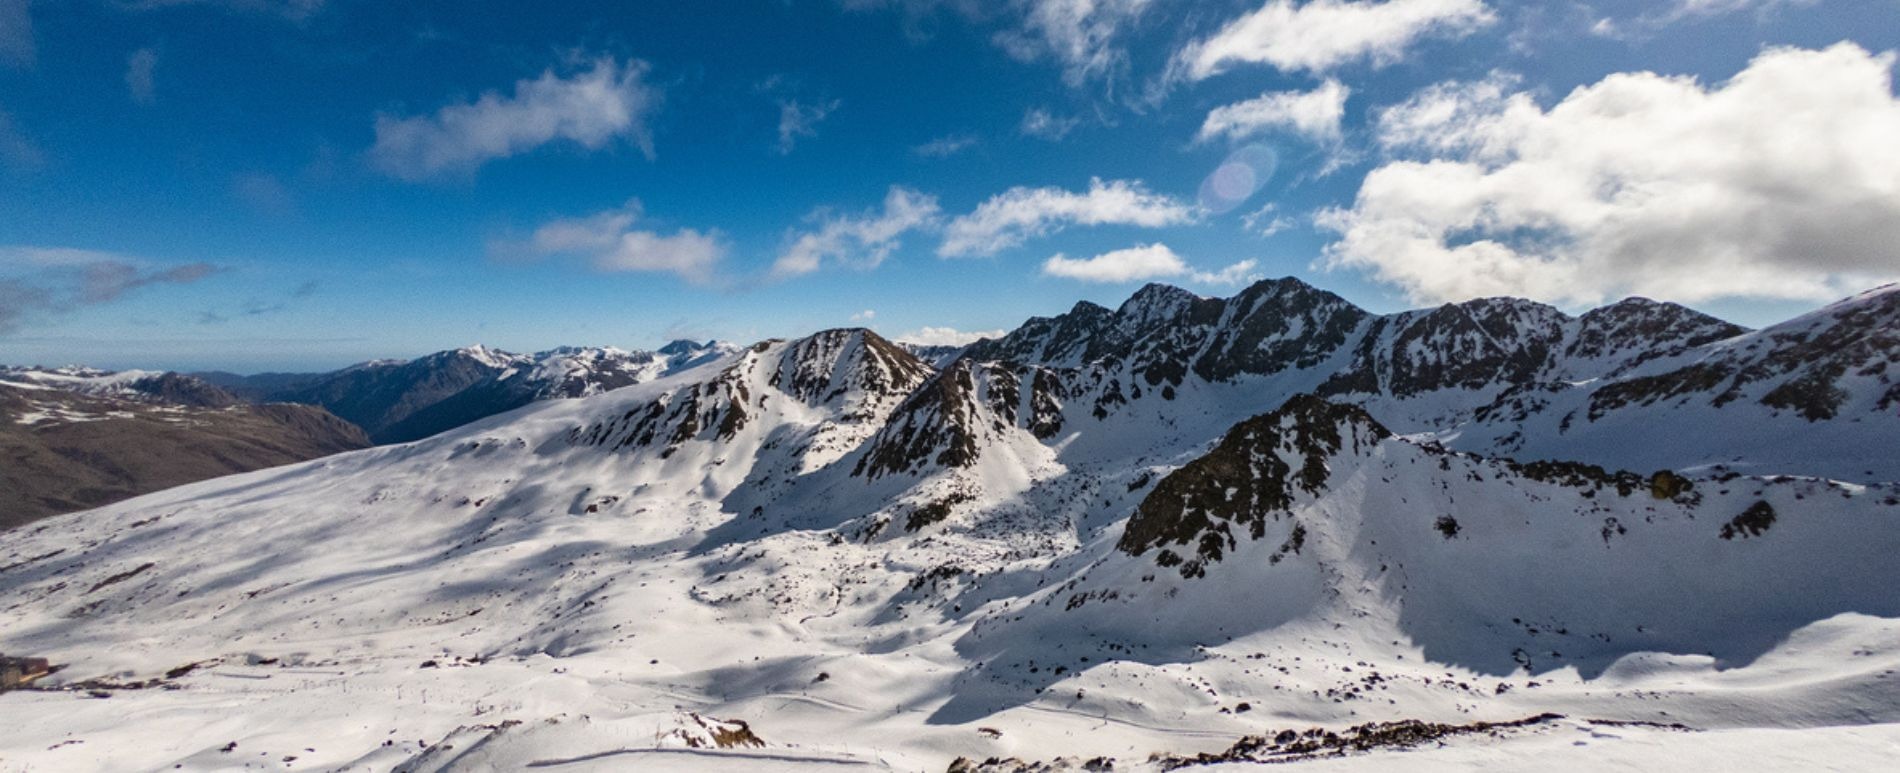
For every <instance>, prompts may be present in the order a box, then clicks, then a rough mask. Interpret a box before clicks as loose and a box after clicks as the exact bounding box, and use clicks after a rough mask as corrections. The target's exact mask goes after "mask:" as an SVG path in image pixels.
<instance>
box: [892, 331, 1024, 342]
mask: <svg viewBox="0 0 1900 773" xmlns="http://www.w3.org/2000/svg"><path fill="white" fill-rule="evenodd" d="M1006 335H1009V331H1007V330H972V331H968V332H966V331H962V330H958V329H956V328H953V327H924V328H920V329H918V330H912V331H910V332H908V333H905V334H903V335H900V336H898V337H897V339H896V340H897V342H898V343H905V344H914V345H917V346H969V345H970V344H973V343H976V342H977V341H980V340H983V339H985V338H1002V337H1003V336H1006Z"/></svg>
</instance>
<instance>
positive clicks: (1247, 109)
mask: <svg viewBox="0 0 1900 773" xmlns="http://www.w3.org/2000/svg"><path fill="white" fill-rule="evenodd" d="M1351 94H1352V89H1349V88H1347V87H1346V86H1345V85H1344V84H1342V83H1340V82H1339V81H1336V80H1333V79H1330V78H1328V79H1327V80H1326V82H1325V83H1323V84H1320V86H1319V87H1318V88H1316V89H1313V90H1312V91H1269V92H1266V93H1264V94H1261V95H1260V96H1258V97H1255V98H1253V99H1249V100H1247V101H1244V102H1236V103H1234V104H1231V105H1223V106H1221V107H1217V108H1214V109H1213V110H1212V111H1211V112H1209V113H1208V114H1207V120H1206V121H1204V122H1202V123H1201V131H1200V134H1198V135H1196V139H1197V141H1202V142H1205V141H1207V140H1211V139H1214V138H1216V137H1226V138H1228V139H1243V138H1246V137H1252V136H1254V135H1257V134H1263V133H1266V132H1268V131H1275V130H1285V131H1291V132H1293V133H1295V134H1298V135H1300V136H1303V137H1306V138H1307V139H1310V140H1313V141H1314V142H1322V143H1337V142H1339V139H1340V129H1339V126H1340V122H1341V121H1343V120H1344V119H1345V117H1346V98H1347V97H1348V96H1350V95H1351Z"/></svg>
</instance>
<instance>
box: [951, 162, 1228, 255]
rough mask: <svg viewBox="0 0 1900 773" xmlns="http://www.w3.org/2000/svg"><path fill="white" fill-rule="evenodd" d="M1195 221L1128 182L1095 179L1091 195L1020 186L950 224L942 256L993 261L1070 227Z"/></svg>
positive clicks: (1180, 207)
mask: <svg viewBox="0 0 1900 773" xmlns="http://www.w3.org/2000/svg"><path fill="white" fill-rule="evenodd" d="M1194 218H1195V210H1194V208H1193V207H1191V206H1189V205H1187V204H1185V203H1183V202H1181V201H1178V200H1176V199H1174V198H1172V197H1169V196H1164V195H1161V194H1158V193H1152V192H1150V191H1149V190H1148V189H1147V188H1146V187H1144V186H1143V185H1142V184H1141V183H1139V182H1133V181H1128V180H1111V181H1108V182H1103V181H1102V180H1101V179H1100V178H1096V179H1092V180H1090V181H1089V189H1088V191H1087V192H1086V193H1074V192H1070V191H1065V190H1063V189H1061V188H1054V187H1048V188H1028V187H1023V186H1017V187H1015V188H1011V189H1009V190H1007V191H1004V192H1002V193H999V194H997V195H995V196H992V197H990V199H989V200H988V201H985V202H983V203H982V204H980V205H978V206H977V208H976V210H975V211H972V212H971V213H970V214H967V215H963V216H961V217H958V218H956V219H955V220H952V221H950V224H949V225H948V226H946V227H945V228H944V239H943V244H942V245H941V246H939V247H938V248H937V254H938V255H941V256H944V257H961V256H966V255H994V254H996V253H997V252H1000V251H1002V250H1004V249H1007V248H1010V247H1014V246H1016V245H1019V244H1022V243H1023V242H1024V241H1025V240H1028V239H1030V238H1032V237H1036V236H1042V235H1044V234H1048V233H1051V232H1054V231H1056V230H1059V229H1061V228H1063V227H1065V226H1068V225H1131V226H1139V227H1142V228H1160V227H1162V226H1169V225H1177V224H1180V223H1186V222H1189V221H1191V220H1193V219H1194Z"/></svg>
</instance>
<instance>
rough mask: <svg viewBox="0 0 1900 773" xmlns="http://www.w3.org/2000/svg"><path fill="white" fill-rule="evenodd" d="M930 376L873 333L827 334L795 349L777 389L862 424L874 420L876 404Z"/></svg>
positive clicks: (926, 369)
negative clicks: (838, 411) (837, 410)
mask: <svg viewBox="0 0 1900 773" xmlns="http://www.w3.org/2000/svg"><path fill="white" fill-rule="evenodd" d="M930 372H931V368H930V366H929V365H926V364H924V362H923V361H922V360H920V359H918V358H917V357H916V356H915V355H913V354H911V353H910V352H909V351H907V350H905V349H904V348H903V347H901V346H898V345H897V344H894V343H891V342H890V341H887V340H885V339H884V338H883V337H882V336H879V335H878V334H876V333H873V332H871V331H869V330H827V331H825V332H822V333H818V334H816V335H812V336H809V337H806V338H802V339H799V340H798V341H797V342H795V343H793V344H792V346H791V351H790V352H789V353H787V354H786V355H785V357H784V358H782V359H781V360H780V362H779V368H778V371H777V372H776V373H774V374H773V376H772V385H773V386H775V387H778V388H779V390H780V391H782V392H784V393H786V394H788V395H790V396H792V397H793V398H794V399H796V400H798V401H799V402H802V403H805V404H807V405H813V406H819V405H831V406H837V407H841V408H843V409H844V414H845V420H852V421H856V420H863V419H865V418H868V417H869V415H870V413H869V411H870V409H871V407H872V405H873V404H876V403H881V402H885V401H887V400H888V399H889V398H891V397H893V396H902V395H906V394H909V393H910V391H911V390H913V389H916V388H917V386H918V385H919V384H922V383H923V381H924V379H925V378H927V377H928V376H929V375H930Z"/></svg>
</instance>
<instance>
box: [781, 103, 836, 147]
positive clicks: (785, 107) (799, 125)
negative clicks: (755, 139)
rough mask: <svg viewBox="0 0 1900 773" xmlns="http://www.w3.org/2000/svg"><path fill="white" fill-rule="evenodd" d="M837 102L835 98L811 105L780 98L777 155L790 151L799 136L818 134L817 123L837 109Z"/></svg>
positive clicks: (796, 143) (814, 135) (795, 144)
mask: <svg viewBox="0 0 1900 773" xmlns="http://www.w3.org/2000/svg"><path fill="white" fill-rule="evenodd" d="M839 104H840V103H839V102H838V100H835V99H833V100H830V101H827V102H819V103H817V104H813V105H806V104H801V103H799V101H798V100H796V99H787V100H781V101H780V102H779V103H778V152H779V155H786V154H789V153H791V152H792V148H793V147H796V146H797V145H798V138H800V137H816V136H818V124H819V123H820V122H822V121H824V120H825V118H826V117H827V116H830V115H831V111H833V110H837V109H838V105H839Z"/></svg>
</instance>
